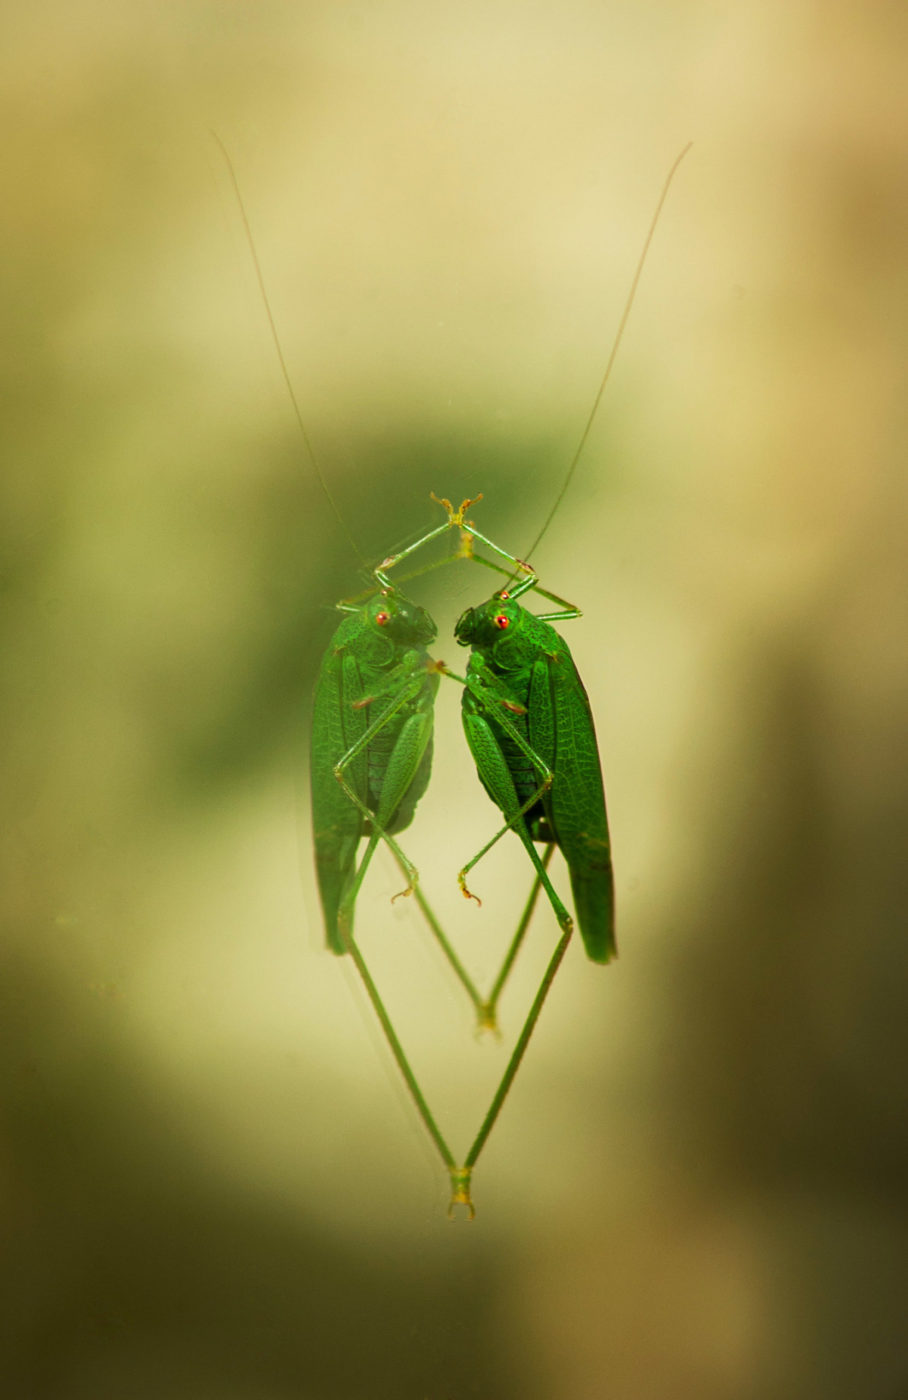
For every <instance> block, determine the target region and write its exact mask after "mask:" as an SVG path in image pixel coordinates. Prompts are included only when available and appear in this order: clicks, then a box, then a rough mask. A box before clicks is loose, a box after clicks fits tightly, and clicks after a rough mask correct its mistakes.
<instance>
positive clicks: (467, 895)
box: [457, 870, 482, 909]
mask: <svg viewBox="0 0 908 1400" xmlns="http://www.w3.org/2000/svg"><path fill="white" fill-rule="evenodd" d="M457 883H458V885H459V886H460V893H461V894H462V895H463V897H464V899H475V900H476V903H477V904H478V905H479V907H480V909H481V908H482V900H481V899H480V898H479V895H478V894H474V893H473V891H472V890H468V889H467V872H466V871H465V870H461V872H460V874H459V875H458V877H457Z"/></svg>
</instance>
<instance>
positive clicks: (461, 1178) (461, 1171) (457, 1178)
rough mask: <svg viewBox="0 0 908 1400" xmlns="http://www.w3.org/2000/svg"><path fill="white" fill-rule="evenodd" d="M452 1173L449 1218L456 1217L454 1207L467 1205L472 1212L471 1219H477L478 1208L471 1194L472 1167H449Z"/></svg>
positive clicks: (469, 1217)
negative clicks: (476, 1208)
mask: <svg viewBox="0 0 908 1400" xmlns="http://www.w3.org/2000/svg"><path fill="white" fill-rule="evenodd" d="M448 1170H449V1172H450V1173H451V1199H450V1201H449V1202H448V1219H449V1220H453V1219H454V1207H455V1206H466V1208H467V1210H468V1211H469V1212H470V1214H469V1216H468V1217H467V1218H468V1219H469V1220H475V1219H476V1210H475V1207H474V1205H473V1198H472V1197H471V1195H470V1177H471V1176H472V1175H473V1168H472V1167H449V1168H448Z"/></svg>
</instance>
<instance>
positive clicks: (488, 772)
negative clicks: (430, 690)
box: [455, 589, 616, 963]
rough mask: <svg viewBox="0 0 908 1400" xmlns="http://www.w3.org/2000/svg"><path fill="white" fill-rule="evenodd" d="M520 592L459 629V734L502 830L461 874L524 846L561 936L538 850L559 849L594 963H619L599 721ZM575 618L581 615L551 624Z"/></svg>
mask: <svg viewBox="0 0 908 1400" xmlns="http://www.w3.org/2000/svg"><path fill="white" fill-rule="evenodd" d="M516 593H517V590H516V589H515V590H513V591H511V592H509V591H508V590H507V589H504V590H502V591H501V592H499V593H496V594H495V595H494V597H493V598H491V599H490V600H489V602H487V603H485V604H483V605H482V607H479V608H470V609H468V611H467V612H465V613H464V614H463V616H462V617H461V618H460V621H459V622H458V623H457V626H456V628H455V635H456V637H457V640H458V642H459V643H460V644H461V646H471V647H472V649H473V650H472V654H471V656H470V662H469V667H468V670H467V676H466V681H465V685H464V692H463V724H464V729H465V731H466V735H467V742H468V743H469V746H470V750H471V752H472V754H473V758H474V759H475V761H476V768H477V771H478V773H479V777H480V780H481V782H482V784H483V787H484V788H485V789H486V791H487V792H488V794H489V796H490V797H491V798H492V801H493V802H495V803H496V804H497V805H498V807H500V808H501V811H502V814H503V815H504V817H505V819H506V825H505V826H504V827H502V829H501V831H499V832H498V833H497V835H495V836H493V838H492V840H491V841H489V842H488V843H487V845H485V846H484V847H483V848H482V850H481V851H480V852H479V854H478V855H476V856H474V857H473V859H472V860H471V861H470V862H469V864H468V865H466V866H465V867H464V869H463V870H462V871H461V872H460V876H459V879H460V884H461V888H462V889H463V890H464V893H467V894H468V893H469V891H468V890H467V887H466V876H467V873H468V872H469V871H470V870H471V869H472V868H473V866H474V865H475V864H476V863H477V861H479V860H480V859H481V858H482V856H484V855H485V853H486V851H488V850H489V849H490V847H491V846H493V845H494V844H495V842H496V841H497V840H498V839H499V837H501V836H502V835H503V834H504V832H505V831H508V830H510V829H513V830H514V831H515V832H516V833H517V835H518V836H519V837H520V839H521V841H522V842H523V844H524V846H525V847H526V849H527V852H528V854H529V856H530V859H531V860H532V862H533V864H534V865H535V867H536V870H537V873H538V876H539V879H540V881H541V882H542V885H543V888H544V889H545V891H546V894H547V895H548V897H549V901H550V903H551V905H552V908H553V909H554V911H555V915H556V917H557V919H558V922H559V924H560V925H561V927H562V929H569V928H570V927H571V918H570V915H569V914H568V912H567V910H566V909H565V907H564V905H563V904H562V902H561V900H560V899H559V897H558V895H557V894H556V893H555V890H554V889H553V888H552V884H551V881H550V880H549V877H548V874H547V873H546V870H545V869H544V867H543V864H542V861H541V859H540V857H539V855H538V853H537V851H536V847H535V845H534V842H540V841H541V842H546V843H551V842H554V843H555V844H556V845H557V846H559V847H560V849H561V851H562V853H563V855H564V858H565V860H566V862H567V866H568V871H569V873H570V878H571V889H572V892H573V895H574V908H575V910H576V912H577V921H578V923H579V925H580V932H581V935H582V936H583V941H584V944H585V946H586V951H587V954H588V955H589V957H590V958H591V959H592V960H593V962H598V963H605V962H608V961H609V959H610V958H612V957H614V955H615V952H616V948H615V896H614V886H613V879H612V861H611V848H610V844H609V833H608V821H607V818H606V813H605V793H604V790H603V786H602V771H601V768H600V765H599V750H598V747H597V744H596V733H595V729H594V727H593V716H592V713H591V711H590V703H589V700H588V699H587V694H586V691H585V690H584V687H583V682H582V681H581V679H580V676H579V675H578V674H577V668H576V666H575V665H574V661H573V658H572V656H571V653H570V650H569V649H568V646H567V643H566V642H565V641H564V639H563V637H561V636H559V634H558V633H557V632H556V631H555V629H554V627H551V626H549V622H548V620H547V618H546V617H544V616H537V615H534V614H533V613H531V612H528V611H527V609H526V608H524V607H522V606H521V604H520V603H519V602H518V601H517V598H516V596H515V594H516ZM550 616H552V617H555V618H569V617H575V616H577V613H576V610H570V611H567V610H566V611H563V612H559V613H554V614H551V615H550Z"/></svg>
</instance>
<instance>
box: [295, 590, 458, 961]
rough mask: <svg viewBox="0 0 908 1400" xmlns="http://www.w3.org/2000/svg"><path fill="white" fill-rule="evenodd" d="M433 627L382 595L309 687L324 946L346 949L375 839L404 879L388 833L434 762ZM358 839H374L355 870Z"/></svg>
mask: <svg viewBox="0 0 908 1400" xmlns="http://www.w3.org/2000/svg"><path fill="white" fill-rule="evenodd" d="M435 632H436V628H435V623H434V622H433V621H432V619H431V617H429V614H428V613H427V612H425V610H424V609H423V608H420V607H418V606H417V605H416V604H415V603H412V602H411V601H410V600H409V599H408V598H405V597H404V596H403V595H402V594H401V593H398V592H396V591H394V590H390V589H389V590H386V591H384V592H382V593H380V594H378V595H377V596H376V597H374V598H372V599H370V600H369V602H367V603H366V604H364V605H363V606H362V607H360V608H356V609H355V610H353V611H351V613H350V615H349V616H348V617H346V618H345V619H344V621H343V622H342V623H341V625H340V626H339V627H338V629H337V631H336V632H335V634H334V636H333V637H332V639H331V642H330V645H329V647H328V651H327V653H326V655H325V659H324V661H323V662H322V666H321V670H320V671H319V676H318V681H317V683H316V687H315V702H314V707H313V717H312V742H311V750H310V772H311V789H312V827H313V835H314V842H315V868H316V875H317V877H318V888H319V894H320V896H321V902H322V909H323V912H324V916H325V934H326V937H327V941H328V947H329V948H331V949H332V951H333V952H335V953H344V952H347V951H348V940H349V938H350V936H351V934H352V923H353V905H354V902H355V898H356V892H357V890H358V888H359V884H360V883H361V881H362V877H363V874H364V873H365V866H366V864H367V863H368V860H369V858H371V854H372V851H373V850H374V848H375V845H376V844H377V842H378V840H380V839H384V840H385V841H387V843H388V845H389V846H390V847H391V849H392V850H393V851H394V853H395V855H397V856H398V859H399V860H401V863H402V865H403V866H404V868H405V869H407V870H408V871H409V872H411V874H410V879H411V887H412V885H413V883H415V871H412V867H410V866H409V863H408V862H407V861H406V858H405V857H403V854H402V852H400V850H399V848H398V847H397V845H396V843H395V842H394V840H393V834H394V833H395V832H398V831H402V830H403V829H404V827H406V826H408V825H409V823H410V822H411V821H412V820H413V813H414V811H415V810H416V804H417V802H418V801H419V799H420V797H421V796H422V795H423V793H424V792H425V790H426V786H427V784H428V781H429V774H430V770H431V766H432V718H433V706H434V702H435V694H436V691H437V690H438V682H439V676H438V672H437V670H435V669H433V663H432V662H431V660H430V658H429V655H428V653H427V651H426V649H425V648H426V645H427V644H428V643H429V642H431V641H432V639H433V638H434V636H435ZM363 836H369V837H370V838H371V841H370V846H369V848H368V850H367V854H366V857H365V858H364V860H363V863H362V865H361V867H360V869H359V870H357V851H358V848H359V843H360V840H361V838H362V837H363Z"/></svg>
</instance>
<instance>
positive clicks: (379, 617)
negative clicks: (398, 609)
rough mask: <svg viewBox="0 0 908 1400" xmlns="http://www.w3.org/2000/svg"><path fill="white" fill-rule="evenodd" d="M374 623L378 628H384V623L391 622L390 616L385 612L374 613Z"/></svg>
mask: <svg viewBox="0 0 908 1400" xmlns="http://www.w3.org/2000/svg"><path fill="white" fill-rule="evenodd" d="M375 621H376V622H377V623H378V625H379V627H384V625H385V623H386V622H390V621H391V614H390V613H386V612H380V613H376V614H375Z"/></svg>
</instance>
